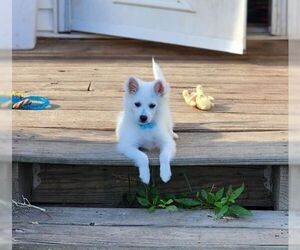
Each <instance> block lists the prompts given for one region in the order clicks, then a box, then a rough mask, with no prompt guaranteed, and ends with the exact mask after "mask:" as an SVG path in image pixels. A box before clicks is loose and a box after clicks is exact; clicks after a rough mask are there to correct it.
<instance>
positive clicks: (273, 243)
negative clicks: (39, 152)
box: [13, 207, 288, 250]
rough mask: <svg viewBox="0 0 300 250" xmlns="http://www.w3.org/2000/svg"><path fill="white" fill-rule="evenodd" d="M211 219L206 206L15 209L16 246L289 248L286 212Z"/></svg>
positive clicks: (263, 212)
mask: <svg viewBox="0 0 300 250" xmlns="http://www.w3.org/2000/svg"><path fill="white" fill-rule="evenodd" d="M253 214H254V216H253V217H251V218H245V219H229V220H214V219H213V218H212V217H211V216H212V213H211V212H209V211H206V210H202V211H189V210H184V211H180V212H167V211H165V210H157V211H155V212H153V213H149V212H148V211H147V210H145V209H111V208H110V209H103V208H101V209H100V208H75V207H46V213H44V212H41V211H38V210H33V209H20V208H17V209H15V211H14V215H13V243H14V249H145V248H147V249H150V248H151V249H152V248H153V249H170V248H174V249H220V250H221V249H236V250H238V249H256V250H257V249H270V250H271V249H272V250H273V249H288V215H287V212H280V211H253Z"/></svg>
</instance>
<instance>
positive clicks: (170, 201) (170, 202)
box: [165, 199, 174, 205]
mask: <svg viewBox="0 0 300 250" xmlns="http://www.w3.org/2000/svg"><path fill="white" fill-rule="evenodd" d="M173 202H174V201H173V200H172V199H169V200H167V201H166V202H165V204H166V205H170V204H172V203H173Z"/></svg>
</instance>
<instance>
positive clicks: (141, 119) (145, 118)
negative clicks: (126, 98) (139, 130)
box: [140, 115, 148, 122]
mask: <svg viewBox="0 0 300 250" xmlns="http://www.w3.org/2000/svg"><path fill="white" fill-rule="evenodd" d="M147 119H148V117H147V116H146V115H141V116H140V121H141V122H146V121H147Z"/></svg>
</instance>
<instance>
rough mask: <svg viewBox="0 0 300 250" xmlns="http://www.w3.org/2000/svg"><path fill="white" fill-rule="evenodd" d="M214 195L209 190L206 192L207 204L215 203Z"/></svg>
mask: <svg viewBox="0 0 300 250" xmlns="http://www.w3.org/2000/svg"><path fill="white" fill-rule="evenodd" d="M215 200H216V199H215V195H214V194H213V193H211V192H209V193H208V194H207V202H208V203H209V204H212V205H213V204H214V203H215Z"/></svg>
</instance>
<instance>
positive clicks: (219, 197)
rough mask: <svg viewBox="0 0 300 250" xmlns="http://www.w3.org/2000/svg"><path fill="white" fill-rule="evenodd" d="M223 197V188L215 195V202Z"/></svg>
mask: <svg viewBox="0 0 300 250" xmlns="http://www.w3.org/2000/svg"><path fill="white" fill-rule="evenodd" d="M223 195H224V188H221V189H220V190H219V191H218V192H217V193H216V195H215V197H216V201H218V200H220V199H221V198H222V197H223Z"/></svg>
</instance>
